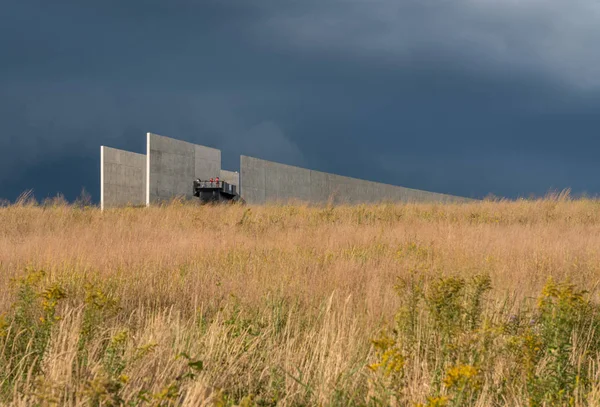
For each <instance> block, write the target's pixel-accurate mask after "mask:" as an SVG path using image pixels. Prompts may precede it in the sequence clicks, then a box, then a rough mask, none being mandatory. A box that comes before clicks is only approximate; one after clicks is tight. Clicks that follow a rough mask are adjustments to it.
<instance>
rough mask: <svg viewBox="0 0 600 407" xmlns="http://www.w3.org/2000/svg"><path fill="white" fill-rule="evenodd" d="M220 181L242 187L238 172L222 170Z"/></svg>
mask: <svg viewBox="0 0 600 407" xmlns="http://www.w3.org/2000/svg"><path fill="white" fill-rule="evenodd" d="M219 179H220V180H221V181H225V182H227V183H228V184H231V185H235V186H236V187H238V188H239V186H240V173H239V172H237V171H227V170H221V175H220V176H219Z"/></svg>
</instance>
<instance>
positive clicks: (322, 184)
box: [240, 156, 470, 204]
mask: <svg viewBox="0 0 600 407" xmlns="http://www.w3.org/2000/svg"><path fill="white" fill-rule="evenodd" d="M240 192H241V195H242V197H243V198H244V200H245V201H246V202H248V203H250V204H264V203H267V202H287V201H304V202H310V203H325V202H333V203H336V204H360V203H377V202H384V201H391V202H467V201H470V199H468V198H462V197H456V196H451V195H445V194H439V193H435V192H427V191H420V190H416V189H411V188H404V187H399V186H395V185H388V184H382V183H378V182H372V181H364V180H360V179H357V178H351V177H344V176H341V175H335V174H328V173H325V172H321V171H313V170H309V169H306V168H300V167H294V166H291V165H285V164H279V163H275V162H271V161H266V160H261V159H258V158H254V157H247V156H242V157H241V158H240Z"/></svg>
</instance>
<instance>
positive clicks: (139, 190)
mask: <svg viewBox="0 0 600 407" xmlns="http://www.w3.org/2000/svg"><path fill="white" fill-rule="evenodd" d="M145 202H146V156H145V155H143V154H137V153H132V152H129V151H124V150H118V149H116V148H111V147H106V146H101V147H100V206H101V208H102V209H104V208H111V207H117V206H126V205H144V204H145Z"/></svg>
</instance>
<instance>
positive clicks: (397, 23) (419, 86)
mask: <svg viewBox="0 0 600 407" xmlns="http://www.w3.org/2000/svg"><path fill="white" fill-rule="evenodd" d="M92 3H95V4H92ZM544 4H546V6H544ZM569 5H570V6H566V3H558V2H554V1H551V2H544V3H542V2H541V1H538V0H535V1H532V2H530V3H528V5H524V4H523V2H516V1H515V2H512V1H509V2H499V1H498V2H496V1H476V0H461V1H458V2H452V3H450V2H445V1H428V0H425V1H420V2H415V1H411V0H405V1H401V2H397V1H394V2H392V1H391V0H390V1H387V0H375V1H373V2H363V1H350V0H321V1H318V2H317V1H313V0H306V1H303V2H292V1H277V2H275V1H266V0H259V1H257V2H241V1H233V0H223V1H212V0H204V1H192V0H174V1H170V2H165V1H162V0H146V1H144V2H141V1H128V2H122V1H104V2H76V1H65V0H63V1H55V2H50V3H49V2H43V1H41V0H38V1H34V0H19V1H10V2H9V3H8V5H6V6H5V7H4V9H5V12H4V13H3V15H2V17H0V49H1V50H2V54H3V61H7V63H3V64H1V65H0V73H1V77H0V89H2V90H1V92H0V118H1V119H2V123H3V131H2V134H1V135H0V197H6V198H9V199H14V198H15V197H16V196H17V195H18V194H19V193H20V192H22V191H23V190H25V189H29V188H34V189H35V191H36V195H38V197H44V196H46V195H53V194H55V193H57V192H62V193H65V194H66V195H67V197H69V198H71V199H72V198H74V197H75V196H76V195H77V194H78V193H79V192H80V190H81V188H82V187H86V189H88V190H89V191H90V192H92V195H93V197H94V198H95V199H96V200H97V199H98V189H99V188H98V177H99V175H98V171H99V163H98V159H99V157H98V156H99V146H100V145H101V144H104V145H109V146H113V147H117V148H125V149H129V150H132V151H137V152H144V149H145V138H144V135H145V133H146V132H147V131H152V132H155V133H158V134H164V135H167V136H171V137H176V138H181V139H184V140H189V141H192V142H196V143H200V144H206V145H210V146H214V147H218V148H221V149H222V150H223V159H224V166H225V167H227V168H230V169H236V168H237V166H238V165H239V162H238V161H237V157H238V156H239V154H248V155H255V156H258V157H262V158H266V159H273V160H277V161H281V162H285V163H289V164H297V165H303V166H309V167H311V168H316V169H320V170H324V171H331V172H336V173H340V174H344V175H350V176H355V177H360V178H367V179H373V180H377V181H382V182H388V183H394V184H399V185H405V186H409V187H413V188H421V189H429V190H435V191H440V192H448V193H455V194H463V195H469V196H485V195H486V194H487V193H489V192H493V193H495V194H497V195H506V196H518V195H528V194H530V193H536V194H543V193H545V192H546V191H548V190H549V189H550V188H563V187H573V189H574V190H575V191H576V192H583V191H587V192H589V193H592V194H596V193H599V192H600V181H597V177H595V172H597V171H598V165H597V164H596V158H595V156H594V154H595V151H596V150H597V148H598V147H599V146H600V138H599V137H597V135H596V134H595V132H596V129H597V128H598V127H599V125H600V117H598V116H597V114H596V112H597V111H598V109H599V108H600V92H599V91H598V89H597V88H598V85H599V84H600V83H597V81H596V79H597V77H598V75H597V74H599V73H600V72H597V71H596V70H597V69H598V66H600V64H599V63H597V62H600V59H598V52H597V51H595V48H594V47H588V45H590V44H591V43H592V42H593V40H595V39H597V40H600V35H599V34H600V29H599V28H597V27H600V25H594V24H592V23H595V22H597V21H598V18H597V17H598V13H597V11H598V9H597V8H594V7H595V6H594V3H592V2H591V1H585V0H575V1H574V2H572V3H569ZM577 18H579V20H577ZM549 44H551V45H549Z"/></svg>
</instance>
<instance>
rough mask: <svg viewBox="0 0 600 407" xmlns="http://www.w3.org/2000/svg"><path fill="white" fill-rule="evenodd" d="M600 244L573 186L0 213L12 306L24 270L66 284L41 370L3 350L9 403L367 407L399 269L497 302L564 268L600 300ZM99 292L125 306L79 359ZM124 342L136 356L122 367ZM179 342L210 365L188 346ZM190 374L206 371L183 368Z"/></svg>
mask: <svg viewBox="0 0 600 407" xmlns="http://www.w3.org/2000/svg"><path fill="white" fill-rule="evenodd" d="M599 249H600V202H598V201H595V200H570V199H566V198H547V199H543V200H536V201H525V200H523V201H514V202H512V201H497V202H491V201H484V202H475V203H469V204H446V205H441V204H437V205H436V204H411V205H383V204H382V205H372V206H355V207H308V206H303V205H288V206H264V207H257V206H256V207H255V206H249V207H244V206H235V205H233V206H222V207H211V206H202V207H199V206H194V205H185V204H179V203H173V204H171V205H168V206H165V207H152V208H124V209H118V210H107V211H104V212H101V211H99V210H98V209H95V208H86V209H81V208H74V207H71V206H67V205H55V206H52V205H47V206H45V207H44V206H38V205H31V204H26V203H25V204H20V205H13V206H8V207H4V208H0V315H1V314H4V315H6V316H10V315H11V313H14V309H15V304H17V305H18V303H19V297H18V293H19V292H18V288H19V283H17V282H15V281H17V280H18V279H23V278H24V277H25V276H26V275H27V272H28V271H27V270H30V271H31V270H44V271H45V272H46V274H45V275H44V276H43V278H42V281H41V282H40V283H39V284H40V285H39V286H35V287H37V288H34V290H44V289H46V288H47V287H50V286H51V285H52V284H56V285H57V286H60V287H61V288H62V289H64V291H65V293H66V298H65V299H61V300H60V301H57V303H58V305H57V308H56V309H57V315H59V316H60V319H58V320H57V321H55V322H54V323H53V326H52V328H51V338H50V339H49V342H48V349H47V350H46V351H45V353H44V355H43V361H42V362H41V366H42V367H41V368H40V370H39V371H38V372H37V373H36V372H33V371H32V372H29V373H28V372H27V369H28V366H22V364H19V360H16V358H14V357H13V358H12V359H11V358H10V357H5V358H4V359H2V362H0V363H4V364H5V365H4V366H0V368H3V369H5V370H6V369H11V371H12V372H17V373H18V374H17V373H14V374H13V375H12V376H11V380H13V381H12V382H10V386H9V388H6V386H3V387H4V390H3V395H2V398H0V401H2V400H3V402H4V403H6V404H10V405H30V404H32V403H34V402H38V403H42V404H44V403H46V404H48V405H51V404H52V403H56V404H60V405H73V406H75V405H93V404H94V403H96V404H97V405H111V403H113V404H112V405H118V404H119V399H123V400H125V401H132V402H133V400H137V401H136V402H137V403H140V405H162V404H161V403H166V404H168V403H175V404H177V403H179V405H189V406H192V405H203V404H206V405H213V404H216V405H218V404H219V403H221V405H227V404H233V403H242V404H244V403H246V405H252V404H251V403H259V404H260V403H262V405H269V403H271V404H273V405H274V404H277V405H316V404H322V405H334V404H336V403H337V404H338V405H344V404H356V405H364V404H367V400H368V398H369V395H372V394H373V392H374V391H375V390H374V389H373V384H372V381H371V376H370V375H371V373H372V372H370V370H369V369H368V368H367V367H366V366H367V365H368V364H369V363H370V362H373V359H374V358H375V352H374V350H373V349H372V346H371V339H372V338H374V337H376V336H377V335H378V333H379V331H380V329H381V327H382V326H385V325H389V324H392V323H393V317H394V314H395V313H396V311H397V309H398V307H399V306H400V300H399V298H398V296H397V294H396V292H395V290H394V285H395V284H396V282H397V279H398V277H407V276H409V275H414V274H415V273H417V274H420V275H423V276H426V279H428V281H429V280H433V279H435V278H436V277H437V276H456V277H465V278H468V277H471V276H474V275H476V274H485V275H488V276H489V277H490V278H491V281H492V286H493V287H494V289H493V290H492V292H491V293H490V296H489V297H490V303H496V304H497V303H500V302H504V301H506V299H507V298H508V299H509V300H510V301H511V309H518V308H519V307H520V306H521V305H522V304H526V303H527V302H528V301H529V300H528V299H529V298H534V297H537V296H538V294H539V292H540V290H541V289H542V287H543V286H544V284H545V283H546V281H547V279H548V277H550V276H552V277H554V278H556V280H564V279H565V278H568V279H570V280H571V281H572V282H574V283H575V284H577V285H578V286H580V287H583V288H585V289H588V290H591V291H592V292H593V293H594V294H595V289H596V286H597V284H598V282H599V281H600V261H599V257H600V251H599ZM90 283H92V284H94V286H93V287H92V288H90V287H87V288H86V284H90ZM21 284H22V283H21ZM93 290H98V293H99V294H98V295H99V296H100V297H102V298H104V297H110V298H111V299H114V301H116V302H117V303H118V309H117V308H115V309H116V310H115V311H114V312H109V311H106V312H105V308H102V307H100V308H102V309H101V311H99V313H98V315H99V316H97V319H96V320H94V321H96V323H95V325H94V327H93V330H94V332H95V333H94V335H93V337H92V336H91V337H90V338H91V339H90V340H89V341H88V342H87V343H86V344H85V346H86V350H85V354H86V355H87V357H88V362H87V363H86V364H85V365H82V364H78V363H77V358H78V357H79V356H78V355H80V353H81V351H80V350H78V346H79V345H78V344H79V342H80V341H81V327H82V324H83V321H84V318H87V317H85V312H86V311H85V304H86V300H85V298H86V295H87V298H88V302H87V304H89V301H91V300H90V295H91V294H90V292H93ZM32 301H33V300H32ZM115 307H116V305H115ZM490 307H492V308H493V307H494V306H493V305H490ZM100 308H99V309H100ZM40 309H41V308H40ZM106 309H108V307H106ZM122 331H123V332H124V333H123V335H124V336H123V337H119V333H120V332H122ZM115 338H116V339H115ZM119 341H122V344H121V342H119ZM34 342H35V341H34V340H32V341H31V343H29V344H28V345H27V346H29V347H34V346H35V343H34ZM111 344H114V346H113V345H111ZM121 345H122V346H121ZM110 346H113V347H114V349H116V350H114V353H115V354H118V358H120V359H119V360H122V361H123V363H124V364H125V365H126V366H125V367H124V368H123V369H116V368H115V369H113V370H115V371H117V373H118V375H116V373H115V376H114V377H111V376H110V375H111V373H110V372H109V370H110V369H112V368H110V367H107V366H108V365H110V363H112V362H107V361H106V349H109V348H110ZM28 349H29V348H28ZM32 349H33V348H32ZM110 349H113V348H110ZM78 352H79V353H78ZM182 352H185V353H186V354H187V355H189V357H190V360H191V361H201V362H202V368H201V369H200V368H199V365H198V364H191V365H189V364H190V363H191V362H190V360H188V359H186V358H185V357H177V356H178V355H180V354H181V353H182ZM139 353H142V354H143V355H141V356H139V355H138V354H139ZM7 354H9V355H10V352H7ZM103 355H104V356H103ZM136 355H137V356H136ZM138 356H139V357H138ZM74 366H77V367H76V368H74ZM186 372H187V373H193V374H194V377H193V378H192V377H191V376H190V378H188V379H185V380H184V379H181V376H182V375H184V374H185V373H186ZM113 373H114V372H113ZM178 377H179V380H178V379H177V378H178ZM111 380H112V382H111ZM413 380H414V383H412V384H410V387H411V389H410V390H409V391H408V392H407V395H406V397H407V400H411V401H414V402H418V401H420V402H424V400H425V397H426V396H427V395H428V394H427V385H426V383H424V381H425V378H424V377H421V378H413ZM419 381H421V382H419ZM115 383H117V385H116V384H115ZM4 384H5V385H7V384H9V381H8V379H6V378H5V379H4ZM111 386H113V387H114V386H117V387H119V388H118V389H117V390H115V389H114V388H113V387H111ZM170 386H171V390H169V388H170ZM140 391H143V393H144V394H146V395H145V396H142V397H141V398H140V397H138V395H139V392H140ZM169 391H171V393H169ZM590 397H591V396H590ZM143 400H147V401H143ZM481 400H485V396H481V397H480V399H479V401H478V403H479V405H485V404H481V403H483V401H481ZM587 400H588V401H585V402H584V401H578V405H588V404H586V403H589V400H591V398H589V397H588V399H587ZM507 403H508V404H511V403H510V402H508V401H507ZM166 404H165V405H166ZM512 404H514V405H520V404H519V403H518V402H517V401H515V402H514V403H512Z"/></svg>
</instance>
